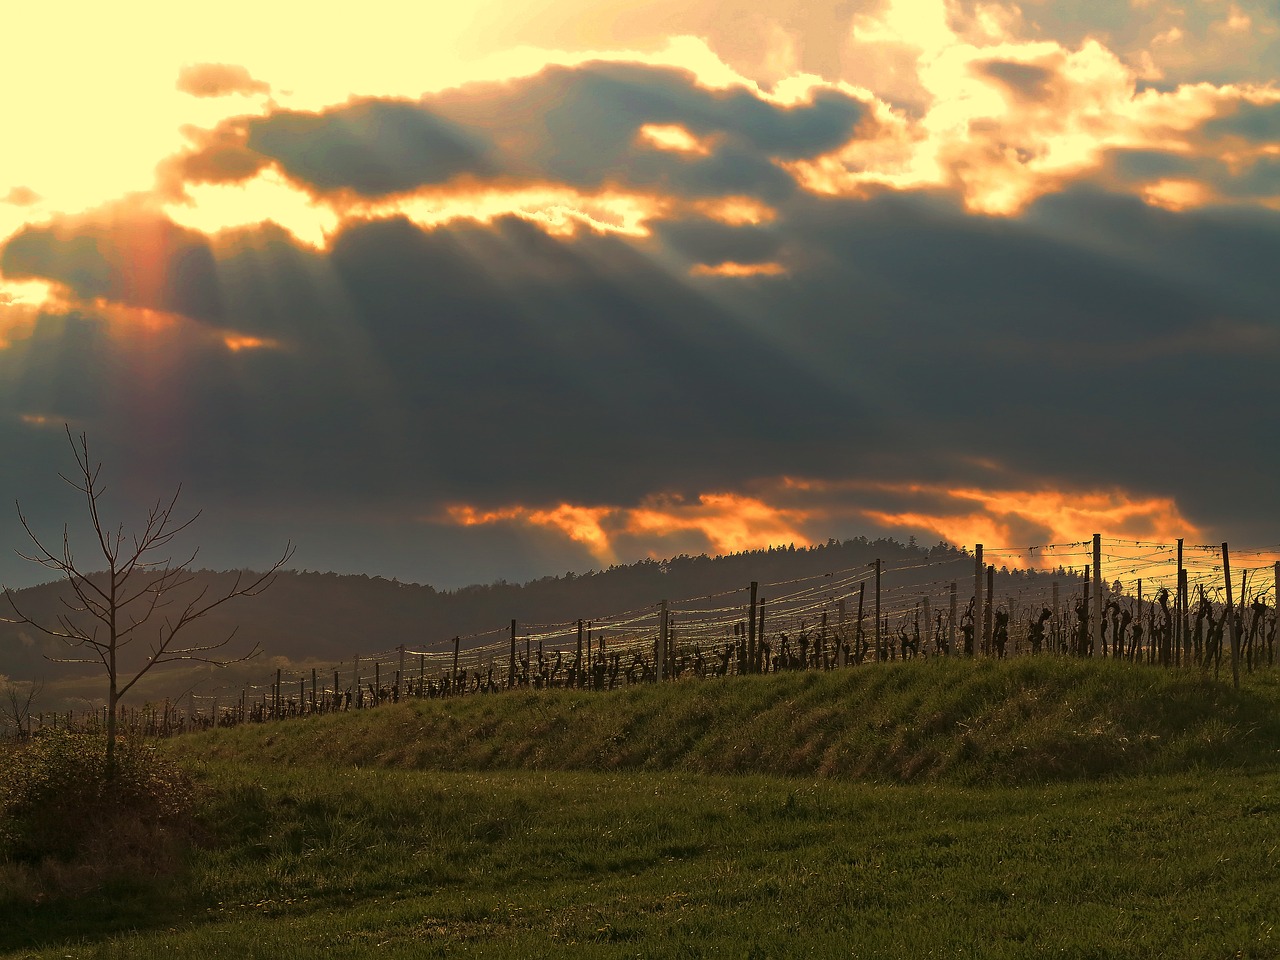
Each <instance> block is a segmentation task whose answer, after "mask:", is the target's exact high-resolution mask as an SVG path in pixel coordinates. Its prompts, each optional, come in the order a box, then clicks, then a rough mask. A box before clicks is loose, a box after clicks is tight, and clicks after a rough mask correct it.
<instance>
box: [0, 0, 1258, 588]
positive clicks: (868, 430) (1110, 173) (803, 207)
mask: <svg viewBox="0 0 1280 960" xmlns="http://www.w3.org/2000/svg"><path fill="white" fill-rule="evenodd" d="M19 6H20V7H21V9H15V10H8V11H6V15H5V19H6V30H5V32H6V36H7V38H8V39H9V43H7V44H6V51H5V56H4V58H3V59H0V91H3V93H0V129H2V130H3V149H0V449H2V450H3V451H4V452H3V464H4V465H3V468H0V499H2V500H4V501H5V502H6V504H7V505H6V506H5V507H4V508H3V509H0V581H3V582H4V583H6V584H8V585H9V586H23V585H27V584H30V583H35V582H40V581H42V580H44V579H47V578H48V577H47V571H45V570H44V569H43V568H41V567H38V566H35V565H32V564H30V563H28V562H26V561H24V560H23V559H22V558H21V557H20V556H19V555H18V552H17V551H28V550H29V547H30V545H29V542H28V541H27V540H26V534H25V533H24V531H23V529H22V526H21V525H20V523H19V518H18V507H17V506H15V504H17V505H20V509H21V511H22V515H23V516H25V517H26V518H27V521H28V523H29V525H30V526H31V528H32V529H33V530H34V531H35V532H36V533H37V535H38V536H40V537H42V538H44V539H45V540H46V541H48V542H50V543H51V544H52V545H53V546H54V547H55V548H56V547H57V546H58V545H59V544H60V542H61V537H62V526H63V524H64V523H70V524H71V528H72V529H71V532H72V542H73V544H74V545H75V549H76V550H77V551H79V553H78V557H79V558H90V557H92V550H91V547H92V543H91V542H86V541H84V540H83V539H81V538H82V536H83V534H84V529H83V516H84V513H85V511H84V508H83V504H82V503H80V502H79V501H78V500H77V494H76V491H75V490H73V489H71V488H70V487H69V486H68V485H67V484H65V483H64V482H63V481H62V480H60V479H59V474H60V473H61V474H66V473H68V471H73V470H74V467H75V461H74V459H73V457H72V452H71V448H70V446H69V444H68V436H67V434H68V431H69V432H70V433H71V434H72V436H77V437H78V436H79V435H81V434H84V435H85V437H87V440H88V443H89V447H90V452H91V455H92V456H93V458H94V459H95V461H101V463H102V465H103V466H102V480H103V482H104V484H105V486H106V491H107V492H106V494H105V495H104V508H105V510H104V512H105V514H106V516H107V517H108V522H109V523H117V522H118V523H121V524H123V529H124V530H125V532H129V531H131V530H133V529H135V528H136V527H137V525H138V523H139V522H141V520H142V519H143V518H144V517H145V515H146V510H147V508H148V506H149V505H150V504H151V503H153V502H155V501H157V500H158V499H166V500H167V498H168V497H169V496H170V495H171V494H172V493H173V492H174V491H175V490H177V489H179V488H180V489H181V495H180V500H179V512H180V513H181V514H182V515H183V516H184V517H185V516H187V515H190V514H194V513H196V512H197V511H198V512H199V519H198V521H197V522H196V524H195V525H194V526H193V527H192V528H191V530H190V531H189V533H190V536H189V539H188V540H187V541H186V542H187V543H188V544H189V545H190V546H192V547H194V546H198V547H199V555H198V564H197V565H201V566H208V567H216V568H228V567H255V566H256V567H262V566H264V565H266V564H269V563H270V562H272V561H273V560H274V559H275V558H276V557H277V556H278V555H279V554H280V552H281V550H282V549H283V547H284V544H285V543H286V542H291V543H293V544H294V545H295V546H296V554H295V555H294V557H293V560H292V565H294V566H296V567H297V568H299V569H314V570H334V571H338V572H343V573H366V574H369V575H378V576H385V577H388V578H390V577H395V578H398V579H400V580H405V581H413V582H424V583H432V584H434V585H436V586H438V587H445V588H451V587H457V586H461V585H464V584H467V583H473V582H492V581H494V580H498V579H506V580H511V581H520V580H526V579H530V578H533V577H537V576H541V575H546V574H551V573H558V572H563V571H566V570H575V571H583V570H588V569H598V568H602V567H606V566H608V565H610V564H614V563H627V562H631V561H634V560H637V559H641V558H644V557H670V556H675V555H679V554H685V553H688V554H699V553H704V552H705V553H711V554H715V553H724V552H733V551H739V550H745V549H755V548H759V547H763V546H767V545H770V544H795V545H796V546H801V545H804V544H810V543H821V542H826V541H827V540H828V538H832V537H834V538H838V539H845V538H849V537H856V536H869V537H873V538H874V537H878V536H884V535H889V536H893V537H895V538H897V539H900V540H903V541H905V540H906V539H907V538H908V537H916V538H917V539H918V540H919V541H920V542H922V543H925V544H931V543H936V542H938V541H939V540H945V541H947V542H949V543H953V544H957V545H961V546H971V545H973V544H974V543H978V542H981V543H984V544H986V545H988V546H994V545H1000V546H1004V545H1017V546H1020V547H1021V546H1032V545H1043V544H1053V543H1067V542H1074V541H1080V540H1084V539H1086V538H1088V537H1089V536H1090V535H1091V534H1093V533H1101V534H1103V535H1105V536H1108V537H1122V538H1132V539H1135V540H1141V541H1154V542H1161V543H1167V542H1171V541H1172V540H1173V539H1175V538H1179V537H1184V538H1187V539H1188V542H1194V543H1217V542H1220V541H1223V540H1229V541H1231V542H1233V544H1239V545H1240V546H1242V547H1250V548H1265V547H1270V546H1273V545H1276V544H1278V543H1280V503H1277V500H1276V489H1277V485H1276V478H1277V476H1280V442H1277V437H1280V404H1278V403H1277V401H1278V400H1280V390H1278V389H1277V384H1278V382H1280V307H1278V304H1280V269H1277V266H1276V265H1277V264H1278V263H1280V86H1278V85H1277V83H1276V78H1277V77H1280V13H1278V12H1277V10H1276V7H1275V5H1274V3H1273V2H1272V0H1238V2H1233V0H1181V2H1171V0H1127V2H1125V0H1024V2H1022V3H1020V4H1015V3H1007V2H992V3H984V2H975V0H825V2H824V0H803V2H802V0H773V2H770V3H761V2H759V0H720V2H714V3H712V2H706V0H678V2H677V0H653V2H626V3H618V2H612V0H542V2H539V3H528V2H522V3H510V2H497V0H476V2H472V3H468V4H457V5H451V6H449V7H442V6H441V5H436V4H419V3H413V4H409V3H389V2H381V0H366V2H364V3H362V4H359V5H357V6H355V7H352V6H351V5H349V4H344V5H342V6H341V7H339V6H338V5H336V4H326V3H319V4H316V3H311V4H307V5H302V4H292V3H279V4H262V3H260V2H254V3H249V2H247V0H228V2H224V3H222V4H219V5H218V6H217V7H216V9H215V8H194V7H193V8H190V9H187V8H183V9H181V10H179V9H178V8H176V7H174V6H173V5H172V4H169V3H164V4H162V3H159V2H154V3H152V2H134V0H122V2H121V3H118V4H112V5H106V6H104V5H101V4H89V3H80V2H67V3H57V4H25V5H19ZM86 565H89V566H92V561H91V560H88V561H87V562H86Z"/></svg>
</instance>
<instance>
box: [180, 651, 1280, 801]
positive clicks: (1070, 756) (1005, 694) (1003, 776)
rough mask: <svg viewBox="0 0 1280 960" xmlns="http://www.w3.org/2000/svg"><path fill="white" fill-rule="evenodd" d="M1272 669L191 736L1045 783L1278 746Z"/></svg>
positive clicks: (443, 704)
mask: <svg viewBox="0 0 1280 960" xmlns="http://www.w3.org/2000/svg"><path fill="white" fill-rule="evenodd" d="M1277 707H1280V677H1277V676H1276V675H1274V674H1269V673H1268V674H1254V675H1253V676H1249V677H1246V681H1245V683H1244V684H1243V686H1242V689H1241V690H1240V691H1239V692H1237V691H1234V690H1232V689H1231V687H1230V685H1229V683H1228V682H1225V681H1216V680H1213V679H1212V678H1208V677H1203V676H1201V675H1200V674H1199V673H1196V672H1187V671H1171V670H1164V669H1161V668H1156V667H1143V666H1133V665H1130V664H1118V663H1112V662H1092V661H1076V660H1062V659H1057V658H1049V657H1041V658H1031V657H1026V658H1020V659H1016V660H1009V661H995V660H976V661H966V660H960V659H950V660H948V659H933V660H927V661H924V660H917V661H911V662H906V663H895V664H884V665H869V666H864V667H860V668H853V669H846V670H842V671H834V672H831V673H816V672H809V673H790V674H779V675H770V676H760V677H741V678H735V679H731V680H727V681H681V682H676V683H668V684H662V685H643V686H635V687H629V688H624V689H622V690H618V691H614V692H612V693H587V692H578V691H519V692H514V693H500V694H495V695H490V696H474V697H463V698H459V699H455V700H425V701H411V702H405V703H400V704H393V705H387V706H383V707H380V708H378V709H375V710H366V711H360V712H352V713H347V714H342V715H336V716H324V717H315V718H308V719H303V720H294V721H284V722H280V723H273V724H267V725H261V726H245V727H241V728H238V729H235V730H222V731H213V732H210V733H207V734H199V735H195V736H190V737H185V738H182V739H181V740H179V741H176V742H175V743H174V745H173V748H174V749H175V750H176V751H177V752H178V753H180V754H185V755H190V756H201V757H218V758H224V759H241V760H246V761H247V760H252V761H253V762H257V763H262V762H266V763H274V764H288V765H299V764H301V765H311V764H323V765H337V766H345V767H370V766H372V767H386V768H406V769H435V770H457V771H462V770H467V771H487V770H504V769H530V770H544V771H545V770H593V771H606V772H609V771H626V770H648V771H658V770H671V771H682V772H689V773H710V774H738V773H762V774H772V775H784V776H793V777H809V776H820V777H833V778H842V779H857V780H871V781H896V782H905V783H910V782H928V781H948V782H954V783H970V784H974V783H993V784H994V783H1038V782H1052V781H1064V780H1072V779H1081V778H1094V777H1099V776H1113V775H1131V774H1151V773H1169V772H1182V771H1187V770H1195V769H1198V768H1206V769H1207V768H1215V769H1222V768H1237V769H1254V768H1258V767H1259V766H1271V765H1274V763H1275V762H1276V760H1277V758H1278V757H1280V752H1278V751H1280V710H1278V709H1277Z"/></svg>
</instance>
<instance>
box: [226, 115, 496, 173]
mask: <svg viewBox="0 0 1280 960" xmlns="http://www.w3.org/2000/svg"><path fill="white" fill-rule="evenodd" d="M246 146H247V147H248V149H249V150H252V151H253V152H255V153H258V154H260V155H262V156H265V157H270V158H271V159H273V160H275V161H276V162H278V163H279V164H280V166H281V168H282V169H283V170H284V172H285V173H286V174H288V175H289V176H290V177H291V178H293V179H294V180H296V181H298V182H301V183H304V184H307V185H308V186H310V187H313V188H315V189H317V190H319V191H321V192H328V191H331V190H338V189H349V190H353V191H355V192H356V193H358V194H360V195H361V196H367V197H378V196H384V195H386V194H391V193H402V192H405V191H408V190H412V189H414V188H415V187H421V186H427V185H430V184H437V183H444V182H445V181H447V180H449V179H451V178H452V177H455V176H457V175H458V174H461V173H474V174H484V173H486V172H488V168H489V164H488V161H487V160H486V158H485V148H484V145H483V143H482V142H479V138H478V137H476V136H475V135H474V134H473V133H471V132H470V131H466V130H463V129H462V128H461V127H459V126H457V125H456V124H453V123H451V122H449V121H448V120H444V119H441V118H440V117H438V116H434V115H433V114H432V113H431V112H429V111H428V110H424V109H423V108H422V107H421V106H419V105H417V104H413V103H409V102H406V101H399V100H361V101H357V102H355V103H351V104H348V105H347V106H344V107H339V108H337V109H336V110H331V111H326V112H325V113H321V114H314V113H298V112H292V111H279V112H276V113H272V114H271V115H269V116H268V117H267V118H264V119H259V120H252V121H250V122H249V124H248V140H247V143H246Z"/></svg>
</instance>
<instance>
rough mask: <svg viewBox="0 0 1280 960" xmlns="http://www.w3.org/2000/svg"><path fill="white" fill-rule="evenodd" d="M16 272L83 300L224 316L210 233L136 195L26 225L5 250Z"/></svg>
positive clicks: (2, 264)
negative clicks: (192, 227)
mask: <svg viewBox="0 0 1280 960" xmlns="http://www.w3.org/2000/svg"><path fill="white" fill-rule="evenodd" d="M0 271H3V273H4V275H5V276H6V277H9V278H10V279H43V280H52V281H55V282H57V283H60V284H63V285H65V286H66V287H67V288H68V289H69V290H70V291H72V292H73V293H74V295H75V296H76V297H78V298H80V299H82V300H94V299H97V298H103V299H106V300H110V301H113V302H115V303H119V304H123V305H127V306H133V307H145V308H150V309H155V310H161V311H166V312H173V313H180V314H183V315H185V316H188V317H193V318H196V319H201V320H218V319H221V317H222V315H223V310H222V302H221V297H220V291H219V286H218V280H217V275H216V269H215V264H214V256H213V251H212V248H211V245H210V243H209V241H208V239H207V238H206V237H205V236H203V235H202V234H199V233H196V232H194V231H190V230H185V229H183V228H181V227H178V226H177V225H175V224H174V223H173V222H172V221H170V220H169V219H168V218H166V217H164V216H162V215H160V214H157V213H156V212H154V210H152V209H150V208H149V207H148V206H147V205H145V204H143V203H140V202H136V201H128V200H126V201H121V202H119V203H115V204H108V205H107V206H105V207H102V208H100V209H98V210H95V211H91V212H89V213H86V214H84V215H81V216H76V217H68V218H57V219H55V221H54V222H53V223H51V224H47V225H42V226H28V227H25V228H24V229H22V230H20V231H19V232H18V233H17V234H15V235H14V236H13V237H12V238H10V239H9V241H8V242H7V243H6V244H5V246H4V248H3V251H0Z"/></svg>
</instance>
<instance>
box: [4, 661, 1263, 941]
mask: <svg viewBox="0 0 1280 960" xmlns="http://www.w3.org/2000/svg"><path fill="white" fill-rule="evenodd" d="M921 668H923V669H921ZM1278 700H1280V692H1278V688H1277V685H1276V684H1275V683H1274V681H1273V679H1272V678H1263V677H1254V678H1250V679H1249V682H1248V683H1247V684H1246V688H1245V690H1243V691H1242V692H1241V693H1240V694H1238V695H1237V694H1235V693H1233V692H1232V691H1230V689H1229V688H1225V687H1223V686H1221V685H1212V684H1209V685H1205V684H1202V683H1200V682H1199V681H1197V680H1195V679H1193V678H1186V677H1179V676H1175V675H1172V674H1167V673H1165V672H1164V671H1159V670H1150V671H1147V670H1135V669H1134V668H1132V667H1128V668H1121V669H1119V670H1113V669H1112V668H1111V667H1110V666H1109V665H1095V664H1070V663H1068V664H1064V663H1061V662H1052V661H1044V662H1043V664H1029V663H1027V662H1021V663H1009V664H988V663H977V664H968V665H966V664H955V665H951V664H941V665H938V666H937V667H935V665H933V664H916V665H910V664H909V665H905V666H903V667H897V668H890V669H884V670H880V669H877V670H875V671H872V670H866V671H848V672H846V673H842V674H839V675H805V676H788V677H777V678H746V679H743V680H740V681H734V682H729V683H719V684H710V683H709V684H705V685H702V686H695V685H689V684H674V685H670V686H667V687H663V688H657V689H655V688H646V689H642V690H628V691H623V692H621V693H618V694H615V695H606V696H600V695H595V696H591V695H578V694H566V693H555V694H542V695H538V696H534V695H527V696H526V695H524V694H515V695H510V696H508V695H503V696H497V697H488V698H478V699H476V700H474V701H469V702H458V703H455V704H450V705H447V707H448V709H440V707H439V705H436V704H430V703H428V704H402V705H399V706H396V707H387V708H381V709H379V710H376V711H369V712H367V713H364V714H361V715H359V716H356V717H350V716H348V717H339V718H332V719H331V720H325V719H320V720H309V721H295V722H289V723H284V724H278V725H275V726H272V727H268V728H261V729H257V730H238V731H221V732H218V733H215V734H212V735H208V736H203V735H202V736H198V737H189V738H186V739H184V740H181V741H177V742H175V743H174V744H173V748H174V752H176V753H178V754H180V755H182V756H183V757H184V758H185V760H184V763H185V765H186V766H187V767H188V769H189V770H190V771H191V773H192V775H193V776H194V778H195V781H196V784H197V789H198V790H199V792H200V793H201V794H202V795H203V796H204V797H205V798H206V805H205V810H204V813H203V828H204V831H205V835H206V838H207V840H206V844H205V845H204V846H203V847H201V848H199V849H197V850H196V851H195V852H194V853H193V854H192V856H191V857H190V860H189V863H188V865H187V866H186V869H185V871H184V872H183V873H182V874H181V875H180V876H177V877H174V878H171V879H169V880H167V881H164V882H158V883H147V882H145V878H142V879H140V880H139V882H137V883H135V884H132V885H129V884H125V885H119V886H116V887H112V888H107V889H104V890H101V891H99V892H97V893H95V894H92V895H89V896H86V897H80V898H76V899H74V900H52V901H49V902H45V903H40V904H30V903H22V902H18V901H16V900H15V901H11V902H9V903H5V904H3V905H0V910H2V911H3V912H2V913H0V916H3V918H4V922H3V923H0V955H3V956H22V957H25V956H38V957H50V958H64V957H141V958H149V957H156V958H160V957H163V958H165V960H174V958H183V957H222V956H228V957H231V956H234V957H264V958H266V957H271V958H279V957H290V958H293V957H297V958H310V957H364V956H377V957H432V956H449V957H453V956H475V957H495V958H506V957H512V958H514V957H521V958H524V957H530V956H540V957H541V956H577V957H580V956H592V957H637V956H640V957H704V956H705V957H752V956H755V957H775V956H778V957H781V956H788V957H790V956H811V957H828V956H829V957H851V956H855V957H856V956H865V957H880V956H893V957H927V956H937V957H942V956H947V957H957V956H959V957H966V956H974V957H978V956H981V957H1024V956H1041V955H1050V954H1051V955H1054V956H1063V957H1126V958H1127V957H1133V956H1179V957H1229V956H1241V957H1276V956H1280V939H1277V934H1276V933H1275V932H1274V931H1273V929H1272V923H1273V920H1274V917H1275V916H1276V911H1275V902H1276V896H1277V893H1280V885H1278V884H1277V882H1276V881H1277V876H1278V874H1277V871H1278V870H1280V777H1278V776H1277V772H1280V771H1277V765H1276V763H1275V749H1276V743H1277V741H1276V739H1275V735H1276V730H1275V723H1276V721H1275V720H1273V719H1270V718H1271V717H1272V716H1274V715H1275V714H1276V713H1277V710H1276V707H1277V701H1278ZM1064 711H1065V712H1064ZM850 714H854V716H852V717H851V716H850ZM1068 720H1070V721H1071V723H1070V725H1069V726H1068V727H1067V728H1064V727H1063V724H1064V723H1065V722H1066V721H1068ZM563 724H569V726H570V730H569V731H564V730H563V729H561V725H563ZM691 728H694V729H691ZM619 738H620V739H619ZM326 744H327V745H328V746H327V747H326ZM646 744H648V745H650V746H651V747H652V752H650V753H649V754H647V755H646V754H645V753H644V750H643V747H644V745H646ZM930 744H931V745H930ZM1054 750H1061V751H1063V752H1065V753H1066V755H1067V756H1066V759H1062V758H1059V759H1058V760H1057V761H1055V762H1050V759H1049V757H1048V755H1049V754H1051V753H1052V752H1053V751H1054ZM725 751H728V752H729V754H730V756H729V757H728V758H726V757H724V756H723V755H722V754H723V753H724V752H725ZM1041 754H1044V755H1045V756H1041ZM921 757H928V758H932V759H931V760H929V761H928V762H924V761H922V760H921V759H920V758H921ZM442 758H448V759H447V760H443V759H442ZM1107 762H1110V763H1111V767H1110V768H1107V767H1106V763H1107ZM772 764H779V766H778V768H777V769H774V770H771V768H770V765H772ZM731 771H732V772H731Z"/></svg>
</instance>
